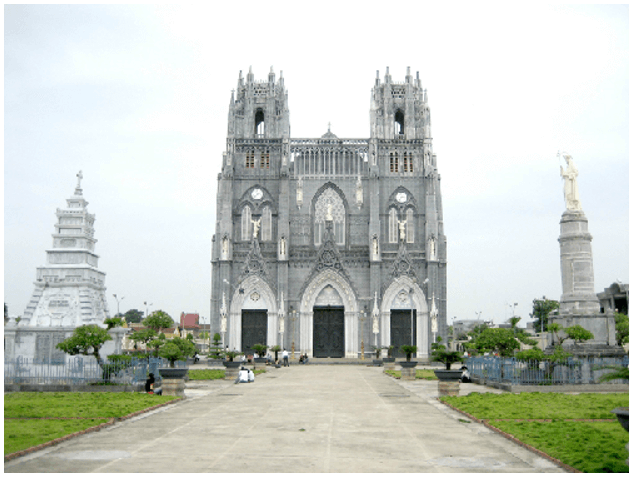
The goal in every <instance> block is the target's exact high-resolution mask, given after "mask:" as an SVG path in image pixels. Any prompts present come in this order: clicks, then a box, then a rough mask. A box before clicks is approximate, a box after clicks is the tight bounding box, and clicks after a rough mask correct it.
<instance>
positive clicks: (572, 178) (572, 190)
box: [557, 151, 582, 211]
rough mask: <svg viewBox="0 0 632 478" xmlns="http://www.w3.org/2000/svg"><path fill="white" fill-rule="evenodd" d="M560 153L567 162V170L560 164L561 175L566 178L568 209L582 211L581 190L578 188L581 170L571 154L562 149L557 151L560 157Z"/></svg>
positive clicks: (565, 196)
mask: <svg viewBox="0 0 632 478" xmlns="http://www.w3.org/2000/svg"><path fill="white" fill-rule="evenodd" d="M560 155H561V156H562V157H563V158H564V160H565V161H566V164H567V168H566V171H564V167H563V166H560V176H562V178H564V201H565V202H566V209H568V210H569V211H581V210H582V205H581V203H580V202H579V192H578V188H577V176H579V172H578V171H577V168H576V167H575V163H573V157H572V156H571V155H570V154H568V153H566V152H564V151H562V152H561V153H560V152H558V153H557V157H558V158H559V157H560Z"/></svg>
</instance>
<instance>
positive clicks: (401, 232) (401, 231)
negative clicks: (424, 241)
mask: <svg viewBox="0 0 632 478" xmlns="http://www.w3.org/2000/svg"><path fill="white" fill-rule="evenodd" d="M397 224H398V225H399V240H400V241H402V242H405V241H406V219H404V220H403V221H397Z"/></svg>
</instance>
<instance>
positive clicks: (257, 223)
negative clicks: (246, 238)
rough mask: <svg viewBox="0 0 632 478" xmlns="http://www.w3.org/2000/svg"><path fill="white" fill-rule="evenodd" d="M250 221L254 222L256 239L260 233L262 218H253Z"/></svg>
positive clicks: (253, 233) (253, 234) (253, 228)
mask: <svg viewBox="0 0 632 478" xmlns="http://www.w3.org/2000/svg"><path fill="white" fill-rule="evenodd" d="M250 222H251V223H252V238H253V239H256V238H257V236H258V235H259V227H261V218H259V219H257V220H256V221H255V220H254V219H251V220H250Z"/></svg>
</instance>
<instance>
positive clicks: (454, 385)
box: [439, 381, 459, 397]
mask: <svg viewBox="0 0 632 478" xmlns="http://www.w3.org/2000/svg"><path fill="white" fill-rule="evenodd" d="M458 394H459V382H443V381H440V382H439V396H440V397H445V396H448V397H456V396H458Z"/></svg>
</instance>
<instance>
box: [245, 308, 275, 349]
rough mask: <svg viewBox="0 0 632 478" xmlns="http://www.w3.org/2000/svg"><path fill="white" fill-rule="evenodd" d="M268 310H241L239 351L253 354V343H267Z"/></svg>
mask: <svg viewBox="0 0 632 478" xmlns="http://www.w3.org/2000/svg"><path fill="white" fill-rule="evenodd" d="M267 333H268V311H267V310H242V311H241V346H242V349H241V351H242V352H243V353H244V354H246V355H250V354H254V353H255V351H254V349H253V348H252V347H253V346H254V345H255V344H264V345H266V344H267V340H266V337H267Z"/></svg>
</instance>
